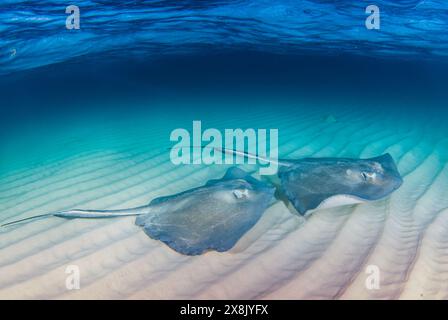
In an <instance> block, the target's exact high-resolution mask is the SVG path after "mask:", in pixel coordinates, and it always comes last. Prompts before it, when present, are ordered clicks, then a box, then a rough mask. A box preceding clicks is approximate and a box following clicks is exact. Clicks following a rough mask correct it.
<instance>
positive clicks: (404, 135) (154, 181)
mask: <svg viewBox="0 0 448 320" xmlns="http://www.w3.org/2000/svg"><path fill="white" fill-rule="evenodd" d="M334 117H335V119H336V121H335V122H333V121H331V122H328V121H325V115H324V114H321V113H318V112H316V113H313V112H309V114H306V115H305V116H302V117H296V116H291V115H288V114H277V115H258V116H256V117H253V116H252V120H254V121H261V122H262V123H264V124H266V126H268V125H271V126H272V127H276V126H278V125H279V124H281V126H279V129H280V131H279V134H280V139H281V145H280V152H281V155H282V156H283V157H284V158H294V157H303V156H316V157H318V156H319V157H321V156H358V157H371V156H376V155H379V154H382V153H384V152H390V153H391V154H392V156H393V157H394V159H395V160H396V162H397V164H398V168H399V170H400V172H401V174H402V175H403V177H404V184H403V186H402V187H401V188H400V189H399V190H398V191H396V192H395V193H394V194H393V195H392V196H391V197H389V198H387V199H385V200H382V201H378V202H374V203H367V204H361V205H355V206H346V207H340V208H336V209H329V210H322V211H318V212H315V213H314V214H313V215H312V216H311V217H309V218H307V219H304V218H301V217H298V216H295V215H292V214H291V213H290V211H289V210H288V209H287V208H286V207H285V205H284V204H283V203H282V202H277V203H276V204H275V205H273V206H272V207H271V208H270V209H269V210H268V211H267V212H266V213H265V214H264V216H263V217H262V219H261V220H260V221H259V223H258V224H257V225H256V226H255V227H254V229H252V230H251V231H250V232H249V233H247V234H246V235H245V236H244V237H243V238H242V239H241V240H240V241H239V242H238V244H237V245H236V247H235V248H233V249H232V251H231V252H227V253H215V252H209V253H207V254H204V255H202V256H197V257H188V256H182V255H180V254H178V253H176V252H174V251H173V250H171V249H170V248H168V247H167V246H165V245H164V244H162V243H161V242H158V241H155V240H152V239H150V238H148V237H147V236H146V235H145V234H144V233H143V232H142V230H141V229H140V228H138V227H137V226H135V225H134V219H133V218H122V219H111V220H64V219H60V218H49V219H45V220H40V221H36V222H33V223H29V224H23V225H20V226H17V227H12V228H8V229H2V230H0V298H26V299H36V298H45V299H54V298H56V299H79V298H87V299H90V298H101V299H113V298H131V299H173V298H174V299H177V298H186V299H190V298H195V299H196V298H199V299H208V298H219V299H254V298H273V299H284V298H286V299H326V298H329V299H333V298H342V299H398V298H413V299H414V298H416V299H425V298H438V299H446V298H448V281H447V280H448V245H447V241H448V166H447V158H448V139H447V138H446V133H445V132H444V129H443V126H441V125H440V123H441V121H442V120H443V119H433V120H425V121H423V120H422V121H421V122H416V121H417V120H416V121H411V120H404V119H398V118H396V117H394V116H386V115H384V114H378V115H377V114H375V113H374V112H372V113H371V114H366V113H362V112H345V113H342V112H341V113H338V114H334ZM244 119H245V117H244V115H240V117H239V118H238V119H233V120H232V121H230V120H229V123H230V127H235V126H244V124H245V122H244V121H246V120H244ZM439 122H440V123H439ZM209 125H210V126H213V122H212V121H210V122H209ZM154 128H155V125H152V123H151V122H150V120H148V122H147V127H146V128H145V129H142V130H141V131H138V132H139V133H138V134H134V135H132V134H131V133H129V135H128V136H125V135H122V134H118V133H117V132H114V131H113V130H110V131H107V133H104V134H103V135H97V136H96V137H95V138H96V140H97V141H111V140H113V141H116V142H117V143H116V146H121V147H114V148H106V147H104V148H93V149H92V148H90V149H89V150H88V151H85V152H78V153H76V154H75V155H70V156H66V155H65V152H64V142H66V143H67V144H66V145H65V148H69V147H70V141H72V140H70V139H73V137H72V136H70V135H67V136H65V135H64V134H61V135H58V136H57V137H55V141H56V142H55V149H58V150H59V151H54V152H53V153H52V157H51V158H50V159H48V158H47V159H46V161H45V162H38V161H35V159H39V157H44V156H45V155H44V154H42V155H38V156H36V158H35V159H34V160H33V159H31V160H29V163H28V165H27V166H25V165H22V168H20V169H14V170H12V171H11V172H7V173H3V174H2V176H0V221H1V222H6V221H9V220H13V219H16V218H22V217H27V216H31V215H35V214H41V213H46V212H52V211H56V210H61V209H68V208H74V207H76V208H97V209H106V208H108V209H116V208H123V207H131V206H139V205H143V204H146V203H148V202H149V201H150V200H151V199H153V198H154V197H157V196H161V195H167V194H171V193H175V192H179V191H182V190H185V189H188V188H191V187H194V186H198V185H201V184H203V183H204V181H206V180H207V179H210V178H213V177H218V176H220V175H221V174H222V172H224V170H225V167H223V166H222V167H214V168H210V167H204V166H183V167H175V166H173V165H172V164H171V163H170V162H169V159H168V152H167V151H165V150H161V149H158V150H156V149H150V148H145V147H144V146H146V145H147V144H148V143H150V142H151V141H153V140H154V139H159V140H160V141H162V142H165V141H166V142H168V138H167V137H166V136H165V135H164V133H162V132H161V131H160V130H159V131H160V132H159V131H157V129H154ZM77 138H79V139H80V140H79V141H78V140H77V142H73V141H72V142H71V143H77V146H78V147H79V148H81V149H82V145H83V143H84V141H89V139H90V138H91V136H89V133H81V134H79V135H78V136H77ZM23 161H25V160H23ZM33 161H34V162H33ZM25 162H26V161H25ZM25 162H24V163H25ZM68 265H77V266H79V267H80V271H81V289H80V290H73V291H68V290H67V289H66V287H65V281H66V277H67V274H66V273H65V269H66V267H67V266H68ZM369 265H376V266H378V267H379V270H380V280H381V281H380V288H379V289H377V290H369V289H367V288H366V285H365V281H366V277H367V276H368V274H367V273H366V267H367V266H369Z"/></svg>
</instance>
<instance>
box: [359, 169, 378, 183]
mask: <svg viewBox="0 0 448 320" xmlns="http://www.w3.org/2000/svg"><path fill="white" fill-rule="evenodd" d="M361 176H362V178H363V179H364V181H370V180H374V179H375V177H376V173H375V172H365V171H363V172H361Z"/></svg>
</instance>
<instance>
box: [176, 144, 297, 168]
mask: <svg viewBox="0 0 448 320" xmlns="http://www.w3.org/2000/svg"><path fill="white" fill-rule="evenodd" d="M181 148H183V147H174V148H168V149H181ZM191 148H199V149H205V148H211V149H214V150H216V151H219V152H221V153H227V154H231V155H236V156H239V157H246V158H248V159H256V160H261V161H264V162H268V163H272V164H275V165H277V166H284V167H289V166H290V165H291V163H290V162H288V161H287V160H273V159H269V158H266V157H263V156H260V155H257V154H252V153H249V152H245V151H239V150H234V149H227V148H220V147H208V146H192V147H191Z"/></svg>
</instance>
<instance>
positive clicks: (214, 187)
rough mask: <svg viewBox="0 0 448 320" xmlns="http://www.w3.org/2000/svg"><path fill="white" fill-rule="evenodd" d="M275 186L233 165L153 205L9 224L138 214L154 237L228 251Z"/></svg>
mask: <svg viewBox="0 0 448 320" xmlns="http://www.w3.org/2000/svg"><path fill="white" fill-rule="evenodd" d="M274 192H275V188H274V187H273V186H271V185H269V184H267V183H265V182H262V181H259V180H257V179H255V178H253V177H252V176H250V174H249V173H247V172H245V171H243V170H241V169H239V168H236V167H233V168H230V169H229V170H227V172H226V174H225V175H224V177H222V178H221V179H216V180H210V181H208V182H207V183H206V184H205V185H204V186H201V187H197V188H194V189H190V190H187V191H184V192H181V193H178V194H174V195H170V196H165V197H160V198H156V199H154V200H152V201H151V202H150V203H149V204H148V205H146V206H143V207H138V208H131V209H123V210H79V209H75V210H68V211H62V212H56V213H49V214H44V215H39V216H33V217H29V218H25V219H22V220H17V221H13V222H9V223H7V224H4V225H3V226H7V225H11V224H15V223H21V222H24V221H27V220H31V219H36V218H42V217H48V216H56V217H62V218H112V217H123V216H137V218H136V220H135V224H136V225H137V226H140V227H142V228H143V230H144V232H145V233H146V234H147V235H148V236H149V237H150V238H152V239H155V240H160V241H162V242H164V243H165V244H167V245H168V246H169V247H171V248H172V249H174V250H176V251H177V252H179V253H182V254H185V255H199V254H202V253H204V252H206V251H209V250H216V251H218V252H224V251H227V250H229V249H231V248H232V247H233V246H234V245H235V244H236V242H237V241H238V240H239V239H240V238H241V237H242V236H243V235H244V234H245V233H246V232H247V231H248V230H249V229H251V228H252V227H253V226H254V225H255V224H256V223H257V221H258V220H259V219H260V217H261V215H262V214H263V212H264V211H265V210H266V209H267V207H268V206H269V205H271V204H272V203H273V202H274V200H275V198H274Z"/></svg>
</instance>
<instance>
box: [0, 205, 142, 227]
mask: <svg viewBox="0 0 448 320" xmlns="http://www.w3.org/2000/svg"><path fill="white" fill-rule="evenodd" d="M145 213H148V207H139V208H132V209H122V210H80V209H74V210H67V211H59V212H54V213H47V214H40V215H37V216H32V217H28V218H23V219H20V220H14V221H11V222H7V223H5V224H2V225H0V227H6V226H10V225H13V224H18V223H23V222H28V221H31V220H36V219H40V218H47V217H51V216H53V217H60V218H66V219H76V218H81V219H99V218H116V217H127V216H138V215H140V214H145Z"/></svg>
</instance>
